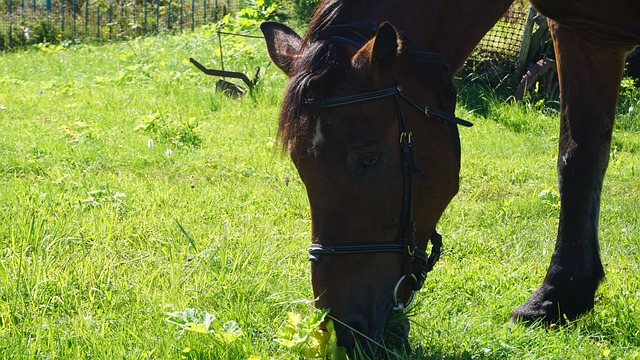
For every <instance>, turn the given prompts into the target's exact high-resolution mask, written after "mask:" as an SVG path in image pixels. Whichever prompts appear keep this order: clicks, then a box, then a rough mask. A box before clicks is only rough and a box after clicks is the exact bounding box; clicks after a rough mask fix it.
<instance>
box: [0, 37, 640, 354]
mask: <svg viewBox="0 0 640 360" xmlns="http://www.w3.org/2000/svg"><path fill="white" fill-rule="evenodd" d="M225 46H226V49H225V50H226V55H227V57H226V58H225V67H226V69H228V70H235V71H242V72H245V73H251V74H252V73H253V67H255V66H260V67H261V68H262V69H263V71H262V74H263V75H262V79H261V81H260V85H259V87H258V88H257V89H256V91H255V92H254V93H253V94H252V95H251V96H245V97H243V98H235V99H234V98H228V97H226V96H224V95H222V94H220V93H218V92H216V91H215V90H214V83H215V80H216V79H214V78H213V77H208V76H205V75H204V74H202V73H200V72H199V71H198V70H197V69H195V68H194V67H193V66H192V65H191V64H190V63H189V62H188V58H189V57H194V58H195V59H197V60H199V61H200V62H202V63H203V64H205V65H209V66H211V67H219V66H220V64H219V61H218V58H217V55H216V53H215V51H216V49H217V38H216V37H215V33H214V32H212V31H211V30H206V29H204V30H200V31H196V32H194V33H190V34H185V35H180V36H168V35H166V36H157V37H153V38H139V39H136V40H131V41H128V42H118V43H115V44H110V45H104V46H92V45H75V46H72V47H64V46H54V45H48V46H38V47H34V48H31V49H29V50H26V51H21V52H17V53H7V54H3V55H0V87H1V88H0V189H1V190H0V358H6V359H9V358H19V359H23V358H24V359H42V358H46V359H72V358H80V359H84V358H97V359H114V358H125V359H148V358H151V359H176V358H185V359H210V358H214V359H249V358H252V359H270V358H275V359H289V358H301V357H304V353H305V350H308V349H305V347H304V346H297V347H287V346H285V345H286V344H285V343H286V342H285V341H282V337H283V329H284V328H285V326H286V323H287V320H288V319H290V318H291V317H292V315H291V313H293V314H294V315H299V316H300V317H302V318H303V319H306V318H308V317H311V316H312V314H313V313H314V312H313V308H312V305H311V299H312V292H311V285H310V281H309V268H308V264H307V255H306V246H307V244H308V242H309V237H310V216H309V209H308V203H307V199H306V194H305V190H304V185H303V184H302V182H301V181H300V179H299V177H298V176H297V173H296V171H295V168H294V167H293V166H292V164H291V163H290V161H289V160H288V159H287V158H286V157H282V156H280V149H279V148H278V147H277V144H276V140H275V130H276V119H277V116H278V110H279V103H280V99H281V97H282V93H283V90H284V86H285V84H286V78H285V76H284V75H283V74H282V73H280V72H279V71H278V70H277V69H276V68H275V67H274V66H271V67H269V66H268V64H269V61H268V58H267V57H266V51H264V46H263V44H262V43H261V41H260V40H254V39H241V40H228V42H227V43H226V44H225ZM623 90H624V94H623V99H622V101H621V105H620V106H619V117H620V121H619V125H618V126H617V128H616V131H615V134H614V141H613V144H614V145H613V148H612V151H611V160H610V165H609V171H608V174H607V177H606V179H605V190H604V193H603V202H602V216H601V221H600V225H601V249H602V257H603V261H604V263H605V268H606V271H607V278H606V280H605V281H604V282H603V284H602V285H601V287H600V289H599V290H598V292H597V294H596V295H597V299H598V301H597V304H596V309H595V311H593V312H592V313H590V314H588V315H586V316H584V317H582V318H580V319H579V320H577V321H575V322H573V323H571V324H569V325H566V326H562V327H555V328H548V327H545V326H542V325H539V326H532V327H525V326H521V325H515V326H510V325H508V314H509V312H510V311H511V310H512V309H513V308H514V307H516V306H517V305H519V304H520V303H522V302H523V301H524V300H525V299H526V298H527V297H528V296H529V295H530V294H531V292H532V291H533V290H534V289H535V288H536V287H537V286H538V285H539V283H540V281H541V279H542V277H543V276H544V273H545V271H546V267H547V265H548V262H549V259H550V256H551V253H552V251H553V243H554V241H555V233H556V227H557V216H558V210H559V200H558V197H557V193H558V191H557V184H556V182H557V180H556V172H555V162H556V160H555V159H556V149H557V137H558V121H557V117H558V114H557V111H556V110H554V109H553V106H549V104H547V103H544V102H536V101H533V100H529V101H526V102H524V103H513V102H511V101H504V100H503V99H502V98H500V97H499V96H497V95H495V94H492V93H491V92H489V91H487V90H485V89H482V88H480V87H476V86H474V85H473V84H471V85H469V86H467V87H466V88H463V89H462V90H461V92H460V96H459V99H460V101H459V105H458V116H460V117H463V118H466V119H469V120H471V121H473V122H474V123H475V126H474V127H473V128H470V129H466V128H465V129H462V130H461V137H462V147H463V170H462V174H461V177H462V183H461V189H460V193H459V194H458V196H457V197H456V198H455V199H454V201H453V203H452V204H451V205H450V207H449V209H448V210H447V212H446V213H445V215H444V217H443V219H442V220H441V223H440V225H439V231H440V232H441V233H442V234H443V236H444V241H445V249H444V253H443V257H442V259H441V261H440V262H439V263H438V264H437V266H436V268H435V269H434V271H433V272H432V273H430V276H429V278H428V279H427V282H426V284H425V288H424V289H423V290H422V291H421V292H420V293H419V294H418V296H417V303H416V306H415V307H414V308H413V310H411V312H410V314H409V316H410V319H411V322H412V332H411V336H410V343H411V344H412V346H413V348H414V350H415V351H414V353H413V355H410V356H409V355H408V356H407V357H408V358H417V359H422V358H454V359H456V358H486V359H511V358H523V359H540V358H547V359H585V358H586V359H600V358H623V359H629V358H640V330H639V328H640V315H639V310H640V290H639V289H638V284H640V226H639V223H640V222H639V220H640V192H639V191H638V190H639V189H640V176H639V175H640V161H639V158H638V151H640V131H639V130H640V127H639V125H638V124H639V122H638V112H639V111H640V103H639V102H640V101H639V100H638V99H640V92H638V91H636V90H632V89H631V87H628V86H627V87H625V88H624V89H623ZM479 98H481V99H482V101H480V102H478V100H477V99H479Z"/></svg>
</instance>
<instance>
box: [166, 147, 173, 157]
mask: <svg viewBox="0 0 640 360" xmlns="http://www.w3.org/2000/svg"><path fill="white" fill-rule="evenodd" d="M164 153H165V154H167V156H170V155H171V154H173V151H171V149H167V151H165V152H164Z"/></svg>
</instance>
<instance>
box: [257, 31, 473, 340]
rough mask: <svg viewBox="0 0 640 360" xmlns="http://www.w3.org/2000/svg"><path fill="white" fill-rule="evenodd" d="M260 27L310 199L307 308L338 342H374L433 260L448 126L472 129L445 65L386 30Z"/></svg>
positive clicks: (453, 135) (448, 177) (449, 160)
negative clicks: (285, 81) (460, 112)
mask: <svg viewBox="0 0 640 360" xmlns="http://www.w3.org/2000/svg"><path fill="white" fill-rule="evenodd" d="M262 30H263V32H264V34H265V37H266V41H267V47H268V51H269V55H270V57H271V59H272V61H273V62H274V63H275V64H276V65H277V66H278V67H279V68H280V69H282V70H283V71H284V72H285V73H286V74H287V75H288V76H289V78H290V82H289V85H288V87H287V89H286V92H285V95H284V100H283V104H282V109H281V113H280V120H279V136H280V139H281V141H282V144H283V148H284V149H286V150H288V152H289V154H290V156H291V159H292V160H293V162H294V164H295V166H296V168H297V170H298V172H299V174H300V177H301V179H302V181H303V182H304V184H305V186H306V189H307V194H308V198H309V204H310V208H311V219H312V237H311V240H312V245H311V247H310V253H311V258H310V259H311V260H312V261H311V277H312V279H311V280H312V285H313V292H314V296H315V305H316V307H318V308H327V309H330V312H329V314H330V317H331V318H333V319H335V321H334V323H335V325H336V332H337V334H338V339H339V343H340V344H341V345H344V346H346V347H348V348H353V347H354V346H355V344H356V343H364V339H372V340H375V341H378V340H380V338H381V336H382V333H383V329H384V326H385V323H386V321H387V318H388V316H389V314H390V313H391V311H392V310H393V309H394V307H395V308H404V307H406V305H407V304H408V303H409V302H410V299H412V296H413V293H414V291H416V290H417V289H418V288H419V286H420V285H421V283H422V281H424V277H425V276H426V271H428V270H430V269H426V267H429V266H431V267H432V266H433V262H435V260H437V254H431V256H429V254H428V253H429V251H428V249H427V247H428V242H429V239H430V238H432V239H437V234H436V233H435V227H436V223H437V222H438V219H439V218H440V216H441V215H442V213H443V211H444V209H445V207H446V206H447V204H448V203H449V202H450V201H451V199H452V198H453V196H454V195H455V194H456V192H457V191H458V183H459V178H458V177H459V170H460V152H459V145H460V144H459V138H458V133H457V127H456V126H457V124H463V125H469V124H467V123H466V122H464V121H463V120H460V119H457V118H455V117H454V116H453V108H454V104H455V90H454V88H453V85H452V84H451V80H450V77H447V73H448V68H447V64H446V62H445V61H444V60H443V59H442V58H441V57H439V56H438V54H434V53H430V52H428V51H426V50H425V49H423V48H421V47H420V46H419V45H418V44H416V43H414V42H412V41H411V39H409V38H407V37H405V36H403V35H402V34H401V33H400V32H399V31H398V30H397V29H396V28H395V27H394V26H392V25H391V24H390V23H382V24H380V25H378V24H375V23H359V24H350V25H338V26H329V27H325V28H324V29H323V30H321V31H318V32H315V33H314V34H312V35H310V36H308V38H307V39H303V38H302V37H300V36H299V35H298V34H297V33H296V32H295V31H294V30H292V29H290V28H288V27H286V26H285V25H282V24H278V23H264V24H263V25H262ZM436 246H437V250H439V245H438V244H437V241H434V249H435V248H436ZM426 263H429V264H427V265H425V264H426Z"/></svg>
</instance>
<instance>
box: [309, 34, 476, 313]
mask: <svg viewBox="0 0 640 360" xmlns="http://www.w3.org/2000/svg"><path fill="white" fill-rule="evenodd" d="M377 28H378V24H377V23H372V22H364V23H356V24H350V25H334V26H330V27H328V28H326V29H324V30H322V31H320V32H319V33H318V34H316V36H315V38H314V40H328V41H336V42H341V43H344V44H348V45H351V46H355V47H358V48H359V47H361V46H362V45H363V44H364V43H365V42H366V41H368V40H369V39H370V37H367V36H365V35H363V34H362V32H364V31H366V32H367V33H375V31H376V29H377ZM404 38H405V39H406V37H404ZM407 40H409V41H410V42H411V43H412V44H413V45H414V46H415V47H416V50H414V51H413V52H412V54H411V56H412V58H413V59H414V60H416V61H419V62H425V63H428V64H431V65H434V66H437V67H438V68H439V69H441V81H443V83H442V84H441V85H442V86H443V87H444V86H447V89H452V91H453V97H452V98H451V97H448V99H449V101H443V99H442V98H441V101H440V102H441V105H442V104H444V105H445V106H444V107H445V109H444V110H441V109H437V108H431V107H428V106H425V105H422V104H421V103H419V102H418V101H416V100H414V99H412V98H411V97H409V96H407V95H406V94H405V93H404V92H403V89H402V86H400V85H398V84H397V83H396V81H395V79H393V78H391V85H390V86H389V87H387V88H384V89H380V90H373V91H369V92H364V93H359V94H351V95H341V96H335V97H331V98H328V99H323V100H315V99H307V100H306V101H305V105H306V106H308V107H309V108H310V109H331V108H337V107H341V106H350V105H356V104H363V103H367V102H372V101H377V100H380V99H384V98H387V97H393V98H394V101H395V107H396V112H397V118H398V128H399V132H400V136H399V142H400V148H401V153H402V159H403V165H402V175H403V186H404V191H403V199H402V210H401V217H400V225H399V229H398V234H397V236H396V238H395V240H393V241H385V242H369V243H341V244H319V243H316V244H311V245H310V246H309V260H310V261H315V262H317V261H320V258H321V257H322V256H333V255H351V254H370V253H389V252H395V253H403V254H405V256H406V262H405V269H404V274H403V275H402V276H401V277H400V279H399V280H398V282H397V283H396V285H395V287H394V291H393V304H394V309H395V310H405V309H407V308H408V307H409V306H410V305H411V303H412V302H413V299H414V298H415V293H416V292H417V291H418V290H420V289H421V288H422V286H423V284H424V281H425V280H426V278H427V273H429V272H430V271H431V270H432V269H433V267H434V265H435V263H436V262H437V261H438V259H439V258H440V254H441V252H442V236H440V234H438V233H437V232H436V231H435V230H434V232H433V234H432V235H431V237H430V239H429V240H430V241H431V244H432V248H431V253H430V254H427V252H426V251H424V250H422V249H420V248H418V246H417V245H416V235H415V228H416V225H415V220H414V197H415V196H414V195H415V189H414V188H415V177H414V175H415V176H418V177H420V178H424V177H425V175H424V173H423V172H422V170H420V168H418V166H417V164H416V158H415V149H414V144H413V134H412V132H411V131H410V130H409V129H408V128H407V125H406V121H405V116H404V107H403V103H404V102H406V103H408V104H409V105H411V106H413V107H414V108H416V109H418V110H419V111H420V112H421V113H423V114H424V115H425V116H428V117H432V118H435V119H437V120H438V121H441V122H442V123H444V124H446V125H447V126H448V127H449V129H450V131H451V133H452V135H454V136H455V138H456V139H457V151H458V156H460V146H459V142H460V139H459V136H458V128H457V125H462V126H467V127H468V126H472V125H473V124H472V123H470V122H468V121H466V120H463V119H460V118H457V117H456V116H455V115H454V113H453V112H454V107H455V90H453V84H452V83H451V80H450V79H448V78H447V71H448V69H449V65H448V63H447V61H446V60H445V59H444V57H443V56H442V55H440V54H438V53H433V52H429V51H426V50H425V49H424V48H422V47H421V46H419V45H416V43H415V42H413V41H411V40H410V39H407ZM451 99H452V100H451ZM416 264H417V265H418V268H419V270H418V271H417V272H414V267H415V265H416ZM408 281H410V282H411V283H410V285H411V289H412V294H411V296H410V298H409V300H408V301H407V302H406V303H404V302H402V300H400V299H399V298H398V291H399V289H400V286H401V285H402V284H403V283H404V282H408Z"/></svg>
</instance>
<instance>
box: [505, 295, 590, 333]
mask: <svg viewBox="0 0 640 360" xmlns="http://www.w3.org/2000/svg"><path fill="white" fill-rule="evenodd" d="M593 306H594V300H593V295H592V292H588V291H585V292H584V293H582V294H578V296H575V294H574V296H570V295H569V294H565V296H562V293H560V294H558V292H557V291H554V290H553V287H551V286H545V285H543V286H541V287H540V288H539V289H538V290H536V292H534V293H533V294H532V295H531V297H529V299H527V301H525V303H524V304H522V305H520V306H518V307H517V308H516V309H515V310H513V311H512V312H511V315H510V321H509V322H510V323H512V324H513V323H522V324H526V325H531V324H535V323H542V324H547V325H552V324H555V325H558V324H563V323H566V322H567V321H572V320H575V319H576V318H577V317H579V316H580V315H583V314H585V313H587V312H588V311H590V310H592V309H593Z"/></svg>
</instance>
